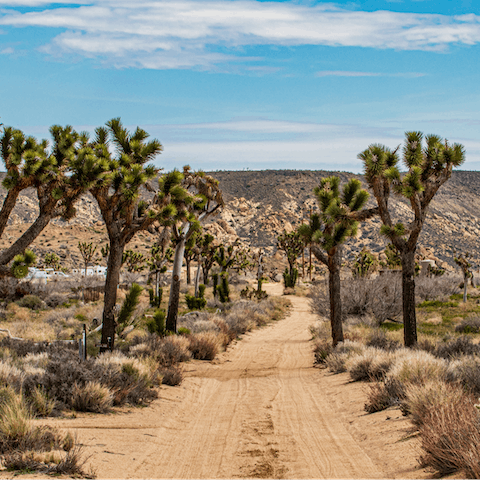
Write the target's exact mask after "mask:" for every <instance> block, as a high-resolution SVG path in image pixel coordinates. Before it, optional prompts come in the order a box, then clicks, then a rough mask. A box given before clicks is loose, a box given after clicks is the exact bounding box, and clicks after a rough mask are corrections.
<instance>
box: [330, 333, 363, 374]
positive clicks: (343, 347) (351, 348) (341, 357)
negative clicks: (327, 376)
mask: <svg viewBox="0 0 480 480" xmlns="http://www.w3.org/2000/svg"><path fill="white" fill-rule="evenodd" d="M364 349H365V346H364V345H362V344H361V343H359V342H356V341H352V340H345V341H344V342H340V343H339V344H338V345H337V346H336V347H335V350H334V351H333V353H331V354H330V355H329V356H328V357H327V358H326V361H325V365H326V367H327V368H328V369H329V370H330V371H331V372H333V373H342V372H346V371H347V361H348V360H349V358H350V357H352V356H355V355H360V354H361V353H362V352H363V351H364Z"/></svg>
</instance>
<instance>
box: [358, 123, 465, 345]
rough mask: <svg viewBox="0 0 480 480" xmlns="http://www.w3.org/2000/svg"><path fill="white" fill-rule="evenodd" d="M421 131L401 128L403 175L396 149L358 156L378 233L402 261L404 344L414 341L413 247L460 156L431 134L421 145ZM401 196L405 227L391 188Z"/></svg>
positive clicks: (379, 149) (459, 148) (372, 147)
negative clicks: (406, 208)
mask: <svg viewBox="0 0 480 480" xmlns="http://www.w3.org/2000/svg"><path fill="white" fill-rule="evenodd" d="M423 140H424V138H423V134H422V133H421V132H406V133H405V145H404V147H403V164H404V166H405V167H406V168H407V173H406V174H404V175H403V176H402V175H401V174H400V170H399V167H398V163H399V156H398V149H399V148H400V147H397V148H396V149H395V150H390V149H389V148H387V147H385V146H384V145H378V144H375V145H370V147H368V148H367V149H366V150H364V151H363V152H362V153H360V154H359V155H358V158H359V159H360V160H362V161H363V163H364V168H365V179H366V180H367V182H368V185H369V187H370V189H371V190H372V192H373V195H374V196H375V198H376V200H377V204H378V209H379V214H380V218H381V220H382V224H383V225H382V228H381V233H382V234H383V235H385V236H386V237H387V238H388V239H389V240H390V242H391V243H392V244H393V245H394V246H395V248H396V249H397V251H398V252H399V254H400V258H401V263H402V292H403V293H402V296H403V325H404V341H405V346H406V347H413V346H415V344H416V343H417V320H416V312H415V251H416V248H417V243H418V238H419V236H420V232H421V231H422V227H423V224H424V222H425V218H426V215H427V212H428V207H429V205H430V202H431V201H432V199H433V197H434V196H435V194H436V193H437V191H438V189H439V188H440V187H441V186H442V185H443V184H444V183H445V182H446V181H447V180H448V179H449V178H450V177H451V175H452V169H453V167H458V166H459V165H461V164H462V163H463V162H464V160H465V152H464V148H463V146H462V145H460V144H457V143H455V144H453V145H450V144H449V143H448V142H447V141H446V140H445V141H444V140H442V139H441V138H440V137H438V136H436V135H428V136H426V137H425V142H424V143H423ZM392 190H393V192H394V193H396V194H397V195H399V196H401V197H403V198H405V199H406V200H407V201H408V202H409V204H410V208H411V210H412V216H413V218H412V221H411V223H410V225H408V226H405V225H404V224H403V223H400V222H398V223H395V224H394V221H393V220H392V216H391V212H390V209H389V205H388V200H389V197H390V192H391V191H392Z"/></svg>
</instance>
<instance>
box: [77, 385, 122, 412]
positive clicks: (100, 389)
mask: <svg viewBox="0 0 480 480" xmlns="http://www.w3.org/2000/svg"><path fill="white" fill-rule="evenodd" d="M113 398H114V397H113V394H112V392H111V391H110V389H109V388H107V387H104V386H103V385H102V384H100V383H99V382H95V381H92V382H87V383H86V384H85V385H78V384H76V383H75V384H74V385H73V389H72V407H73V408H74V409H75V410H77V411H79V412H95V413H106V412H108V411H110V409H111V407H112V405H113Z"/></svg>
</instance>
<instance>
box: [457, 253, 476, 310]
mask: <svg viewBox="0 0 480 480" xmlns="http://www.w3.org/2000/svg"><path fill="white" fill-rule="evenodd" d="M468 257H469V254H468V253H467V254H465V255H462V254H460V255H458V256H454V258H453V260H454V261H455V263H456V264H457V265H458V266H459V267H460V268H461V269H462V273H463V303H466V302H467V287H468V279H469V278H472V277H473V273H472V270H471V267H472V264H471V263H470V262H469V261H468V260H467V258H468Z"/></svg>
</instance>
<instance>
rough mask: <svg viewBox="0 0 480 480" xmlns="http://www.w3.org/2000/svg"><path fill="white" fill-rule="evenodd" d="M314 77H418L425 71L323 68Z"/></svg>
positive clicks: (422, 75)
mask: <svg viewBox="0 0 480 480" xmlns="http://www.w3.org/2000/svg"><path fill="white" fill-rule="evenodd" d="M315 76H316V77H403V78H418V77H424V76H425V73H418V72H404V73H379V72H350V71H343V70H323V71H321V72H317V73H315Z"/></svg>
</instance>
